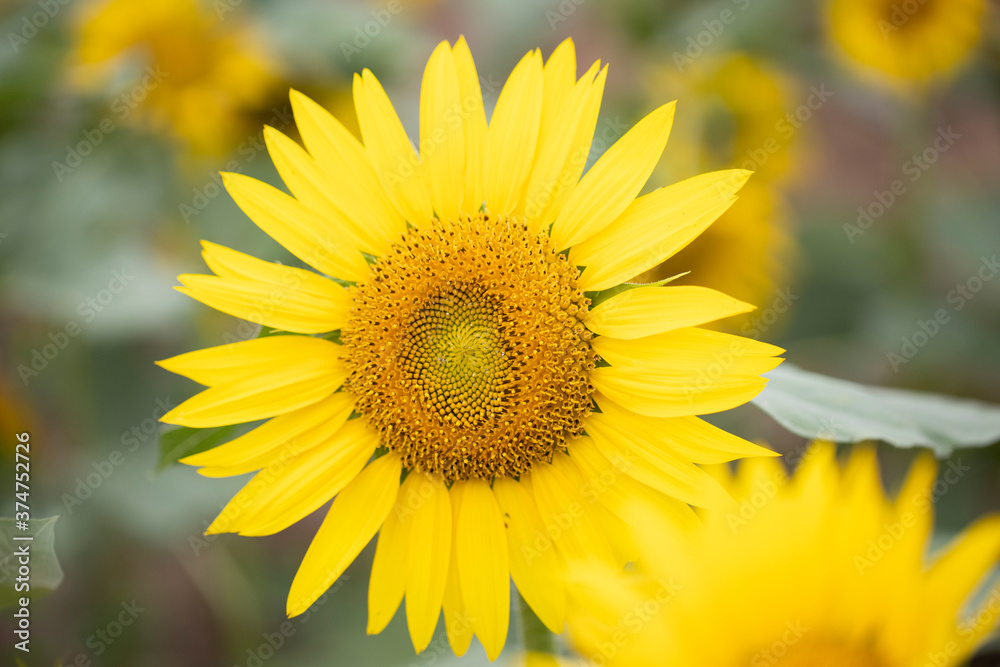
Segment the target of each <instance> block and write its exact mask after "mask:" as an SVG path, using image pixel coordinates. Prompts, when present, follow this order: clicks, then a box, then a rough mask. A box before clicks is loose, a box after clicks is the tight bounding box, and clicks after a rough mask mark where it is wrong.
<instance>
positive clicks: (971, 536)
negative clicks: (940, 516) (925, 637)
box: [927, 515, 1000, 627]
mask: <svg viewBox="0 0 1000 667" xmlns="http://www.w3.org/2000/svg"><path fill="white" fill-rule="evenodd" d="M998 559H1000V516H997V515H993V516H989V517H985V518H982V519H979V520H978V521H976V522H975V523H973V524H972V525H971V526H969V527H968V528H967V529H965V530H964V531H963V532H962V533H961V534H960V535H959V536H958V537H956V538H955V539H954V540H953V541H952V542H951V543H950V544H949V545H948V548H947V551H945V553H944V554H943V555H942V556H941V557H940V558H938V560H937V561H936V562H935V563H934V564H933V565H932V566H931V569H930V573H929V574H928V582H927V583H928V590H927V599H928V600H934V604H935V607H936V608H937V609H939V610H940V612H941V616H943V617H945V618H947V619H949V620H950V621H954V619H955V615H956V614H957V613H958V612H959V611H960V610H961V609H962V606H963V603H964V602H965V601H966V600H967V598H968V597H969V596H970V595H971V593H972V592H973V590H974V588H975V586H976V584H977V583H979V582H980V581H982V580H983V579H984V578H985V577H986V575H987V574H988V573H989V572H990V570H991V568H992V567H993V566H994V565H995V564H996V563H997V560H998ZM940 625H941V624H939V627H940Z"/></svg>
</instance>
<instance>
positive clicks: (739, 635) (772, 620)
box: [570, 443, 1000, 667]
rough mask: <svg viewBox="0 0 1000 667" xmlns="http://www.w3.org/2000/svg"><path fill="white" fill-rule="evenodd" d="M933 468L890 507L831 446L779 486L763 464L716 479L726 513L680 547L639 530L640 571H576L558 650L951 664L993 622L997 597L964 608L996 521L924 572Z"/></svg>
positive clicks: (991, 558)
mask: <svg viewBox="0 0 1000 667" xmlns="http://www.w3.org/2000/svg"><path fill="white" fill-rule="evenodd" d="M936 470H937V466H936V464H935V462H934V460H933V458H932V457H930V456H929V455H925V456H922V457H920V458H919V459H918V460H917V461H916V462H915V463H914V465H913V467H912V468H911V471H910V474H909V476H908V478H907V480H906V481H905V483H904V484H903V487H902V489H901V491H900V492H899V495H898V497H897V498H896V499H895V500H890V499H889V498H887V497H886V496H885V494H884V492H883V491H882V488H881V482H880V480H879V473H878V466H877V463H876V458H875V453H874V450H873V449H872V448H869V447H864V446H859V447H857V448H856V449H855V450H854V451H853V453H852V454H851V457H850V460H849V461H848V463H847V465H846V466H845V467H844V468H843V469H841V467H840V466H838V464H837V461H836V459H835V452H834V447H833V445H831V444H829V443H816V444H814V445H812V446H811V448H810V449H809V450H808V453H807V456H806V457H805V458H804V460H803V462H802V463H801V465H800V467H799V469H798V471H797V472H796V474H795V475H794V477H792V478H789V477H788V476H787V475H786V474H785V471H784V469H783V467H781V465H780V464H778V463H776V462H775V460H773V459H766V460H765V459H755V460H752V461H747V462H744V463H743V464H742V465H741V466H740V469H739V472H738V473H737V474H736V475H734V476H730V475H729V473H727V472H725V471H719V474H720V479H721V481H722V483H723V485H724V486H725V487H726V488H727V489H728V490H729V491H730V493H731V494H732V496H733V498H734V499H735V500H736V501H737V504H736V506H734V507H730V508H728V509H724V510H721V511H713V510H708V511H706V512H705V516H704V518H705V526H704V529H703V530H701V531H694V532H692V533H687V534H685V535H678V533H677V531H676V529H674V528H672V527H671V526H669V525H666V524H663V523H661V522H657V521H656V520H655V519H652V518H650V520H649V521H647V523H646V524H645V525H644V530H642V531H641V532H638V533H637V539H638V540H639V542H640V548H641V550H642V552H643V556H642V558H641V561H642V567H641V570H642V574H638V575H620V574H612V573H609V572H607V571H601V570H595V569H593V568H590V569H588V568H586V567H584V568H580V569H579V570H578V572H577V574H578V576H580V578H581V580H582V582H583V583H582V584H581V590H588V591H589V594H584V595H581V596H580V602H581V604H580V606H579V607H575V610H574V611H573V613H571V620H570V628H571V631H572V635H573V638H574V640H575V641H576V642H577V643H578V646H579V647H580V648H581V649H582V650H583V652H584V653H585V654H586V655H589V656H591V657H592V658H593V660H594V662H595V663H596V664H607V665H629V666H633V665H634V666H644V665H661V664H678V665H693V664H697V665H705V666H706V667H736V666H737V665H747V664H749V665H773V664H781V665H790V666H794V667H806V666H813V667H815V666H817V665H820V666H824V665H858V666H859V667H923V666H924V665H927V664H934V665H941V666H942V667H947V666H949V665H958V664H961V663H962V662H963V661H964V660H965V659H966V658H967V657H968V656H969V655H970V654H971V653H972V651H973V650H974V649H975V648H976V647H977V646H978V645H979V644H980V643H981V642H982V641H983V640H984V638H985V637H986V636H987V635H988V633H989V632H990V630H991V629H992V628H993V627H994V625H995V624H996V619H997V614H996V609H997V608H998V607H1000V603H998V600H1000V588H995V589H993V590H992V591H991V592H990V594H989V596H988V598H987V599H985V602H980V603H978V606H976V607H970V606H968V601H969V598H970V595H971V594H972V593H973V592H974V591H975V590H976V588H977V584H978V583H979V582H980V581H981V580H982V579H983V578H984V577H985V575H986V574H987V573H988V571H989V570H990V568H991V567H992V566H993V565H994V564H995V563H996V561H997V559H998V557H1000V517H996V516H994V517H990V518H986V519H983V520H981V521H979V522H977V523H976V524H974V525H973V526H972V527H970V528H969V529H968V530H967V531H966V532H965V533H964V534H963V535H961V536H959V537H957V538H956V539H955V540H954V541H953V542H952V543H951V544H950V545H949V546H948V547H947V548H946V549H945V550H944V551H943V553H941V554H938V555H937V556H935V557H934V559H933V560H932V562H931V563H930V565H929V566H927V565H926V564H925V552H926V549H927V547H928V542H929V540H930V530H931V524H932V519H933V516H932V515H933V499H934V488H933V485H934V484H935V476H936V475H935V473H936ZM942 483H943V480H942ZM640 614H641V616H642V618H643V619H644V622H642V623H638V622H624V623H623V619H625V621H629V620H630V619H632V620H634V619H635V618H636V617H637V615H640ZM719 628H726V637H725V641H720V640H719V636H718V629H719Z"/></svg>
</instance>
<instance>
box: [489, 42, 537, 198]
mask: <svg viewBox="0 0 1000 667" xmlns="http://www.w3.org/2000/svg"><path fill="white" fill-rule="evenodd" d="M541 110H542V56H541V54H540V53H539V52H538V51H532V52H531V53H528V54H527V55H525V56H524V58H522V59H521V62H519V63H518V64H517V67H515V68H514V71H513V72H512V73H511V75H510V78H509V79H507V83H506V84H504V87H503V90H501V91H500V97H499V98H497V105H496V108H495V109H494V110H493V117H492V118H491V119H490V125H489V129H488V130H487V132H486V160H485V162H484V163H483V190H484V196H485V199H486V208H487V209H488V210H489V211H490V212H492V213H495V214H498V215H509V214H512V213H515V212H516V211H517V210H518V209H519V208H520V207H521V206H522V205H523V203H524V191H525V188H526V186H527V184H528V176H529V175H530V174H531V167H532V163H533V162H534V158H535V147H536V145H537V143H538V123H539V116H540V114H541Z"/></svg>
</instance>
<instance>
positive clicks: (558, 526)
mask: <svg viewBox="0 0 1000 667" xmlns="http://www.w3.org/2000/svg"><path fill="white" fill-rule="evenodd" d="M583 484H584V482H583V477H582V476H581V475H580V471H579V470H578V469H577V467H576V464H575V463H573V462H572V461H571V460H570V457H568V456H567V455H566V454H563V453H557V454H555V455H554V456H553V457H552V463H536V464H535V465H534V466H533V467H532V469H531V489H532V495H533V497H534V498H535V503H536V504H537V506H538V514H539V516H540V517H541V519H542V522H543V523H544V524H545V532H546V534H547V535H548V537H549V538H550V539H551V541H552V543H553V544H555V545H556V547H557V548H558V549H559V552H560V553H561V554H562V555H563V556H565V559H566V561H567V562H569V563H573V562H577V561H581V562H586V561H591V560H596V561H598V562H603V563H606V564H608V565H610V566H612V567H613V566H615V565H616V564H617V561H616V558H615V555H614V551H613V550H612V548H611V545H610V544H609V543H608V540H607V536H606V535H605V534H604V532H603V531H602V530H601V528H600V526H599V524H598V522H597V521H595V519H594V517H593V516H592V514H591V512H592V511H593V510H594V505H595V500H596V499H595V498H593V497H588V498H585V497H584V496H583Z"/></svg>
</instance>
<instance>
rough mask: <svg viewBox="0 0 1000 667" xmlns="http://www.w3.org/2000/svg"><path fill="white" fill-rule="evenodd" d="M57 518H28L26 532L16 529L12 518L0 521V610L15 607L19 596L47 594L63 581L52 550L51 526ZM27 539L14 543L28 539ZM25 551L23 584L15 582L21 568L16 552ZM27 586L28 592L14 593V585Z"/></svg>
mask: <svg viewBox="0 0 1000 667" xmlns="http://www.w3.org/2000/svg"><path fill="white" fill-rule="evenodd" d="M58 518H59V517H58V516H53V517H49V518H47V519H29V520H28V521H27V524H28V529H27V530H20V529H19V528H18V527H17V525H16V522H15V521H14V519H11V518H9V517H3V518H0V607H9V606H12V605H16V604H17V600H18V599H19V598H22V597H28V598H32V599H34V598H37V597H38V596H40V595H45V594H46V593H51V592H52V591H54V590H55V589H56V588H57V587H58V586H59V584H61V583H62V580H63V571H62V567H60V566H59V558H58V557H56V549H55V536H56V534H55V524H56V519H58ZM28 536H31V537H32V539H30V540H20V539H18V540H15V539H14V538H15V537H19V538H20V537H28ZM25 545H27V548H28V563H27V566H28V568H29V569H30V571H31V574H30V575H29V577H28V579H27V581H18V578H19V576H20V575H19V573H18V570H19V568H20V567H21V566H22V563H21V558H22V556H21V555H20V553H19V550H20V549H22V548H23V547H24V546H25ZM25 583H27V584H28V585H29V590H26V591H25V590H17V586H18V585H22V586H23V585H24V584H25Z"/></svg>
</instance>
